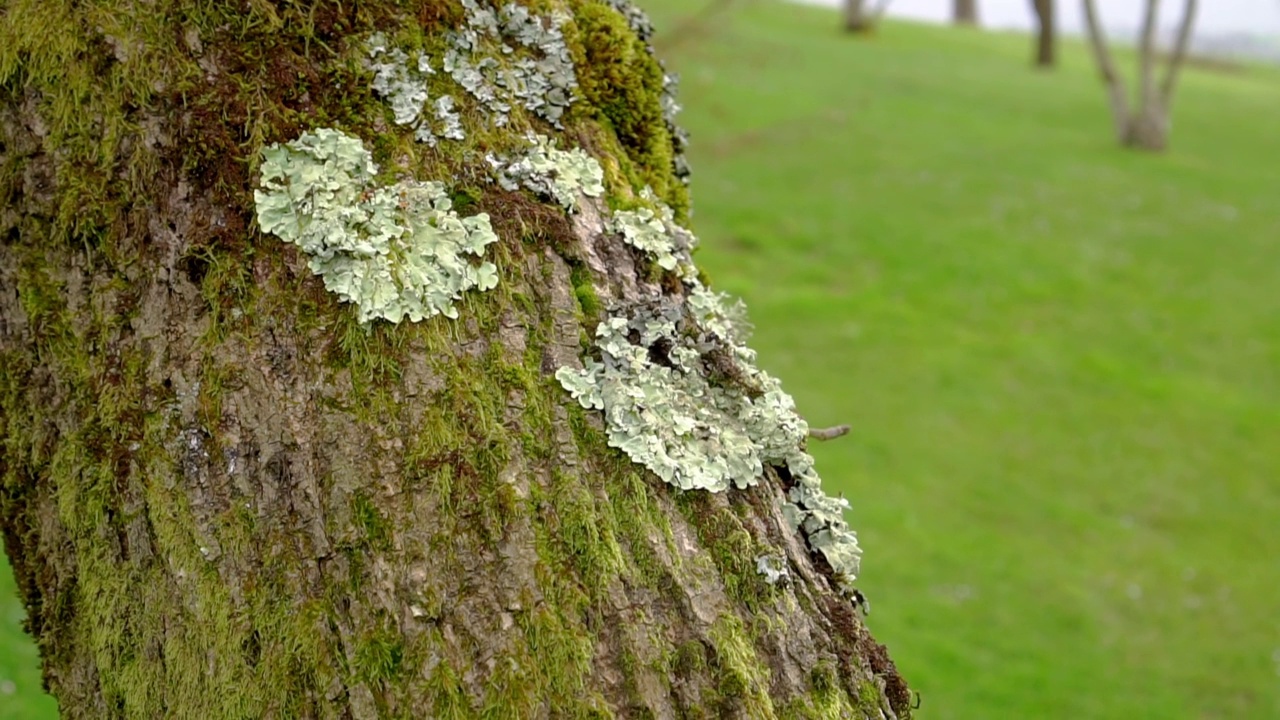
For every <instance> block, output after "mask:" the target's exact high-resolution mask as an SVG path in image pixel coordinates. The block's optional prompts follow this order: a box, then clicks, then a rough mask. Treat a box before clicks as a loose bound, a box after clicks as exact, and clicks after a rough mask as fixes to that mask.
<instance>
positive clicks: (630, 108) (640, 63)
mask: <svg viewBox="0 0 1280 720" xmlns="http://www.w3.org/2000/svg"><path fill="white" fill-rule="evenodd" d="M572 4H573V7H574V20H575V25H574V26H573V27H572V28H571V32H566V39H567V40H568V43H569V47H570V50H571V51H572V52H573V53H574V63H575V65H576V66H577V68H578V84H579V86H580V88H581V90H582V94H583V96H584V98H585V99H586V100H587V101H588V103H590V106H591V108H592V110H593V111H594V112H596V113H597V117H598V118H599V119H600V120H601V122H602V123H604V124H605V125H606V127H608V128H610V129H612V131H613V133H614V134H616V136H617V138H618V140H619V141H620V142H621V143H622V147H623V149H624V151H625V154H624V155H622V156H620V157H618V158H617V159H618V161H619V163H620V164H621V170H622V172H623V173H624V174H625V175H626V176H627V177H628V179H629V180H630V184H631V185H632V187H634V188H637V189H638V188H642V187H644V186H645V185H648V186H650V187H652V188H653V190H654V192H656V193H657V194H658V196H659V197H660V198H662V199H663V201H665V202H666V203H667V204H668V205H670V206H671V207H672V208H675V209H676V212H677V214H678V215H680V216H683V215H684V213H685V212H686V211H687V209H688V196H687V190H686V188H685V186H684V185H683V184H682V183H681V182H680V181H679V180H677V179H676V178H675V176H674V173H673V169H672V168H673V165H672V162H673V150H672V141H671V136H670V133H669V132H668V131H667V126H666V123H665V121H664V119H663V114H662V102H661V98H662V83H663V72H662V67H661V66H660V65H659V64H658V61H657V60H656V59H655V58H654V57H653V56H652V55H651V54H650V53H649V51H648V49H647V48H646V47H645V44H644V43H643V42H641V41H640V40H639V39H638V38H637V37H636V36H635V33H633V32H632V31H631V29H630V28H629V27H628V26H627V22H626V20H625V19H624V18H623V17H622V16H621V15H620V14H618V13H617V12H615V11H614V10H613V9H611V8H609V7H607V6H606V5H604V4H602V3H596V2H591V1H590V0H574V2H573V3H572Z"/></svg>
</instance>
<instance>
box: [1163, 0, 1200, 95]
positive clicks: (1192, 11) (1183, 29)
mask: <svg viewBox="0 0 1280 720" xmlns="http://www.w3.org/2000/svg"><path fill="white" fill-rule="evenodd" d="M1196 5H1197V2H1196V0H1187V9H1186V10H1184V11H1183V13H1182V24H1181V25H1180V26H1179V27H1178V39H1177V40H1176V41H1175V42H1174V45H1173V54H1171V55H1170V56H1169V64H1168V65H1167V66H1166V67H1165V69H1164V80H1163V81H1162V82H1161V83H1160V106H1161V107H1162V108H1164V110H1165V112H1168V111H1169V109H1170V107H1171V104H1172V103H1173V89H1174V87H1176V86H1177V83H1178V70H1179V69H1181V67H1182V62H1183V61H1184V60H1186V58H1187V48H1188V47H1189V46H1190V45H1191V26H1192V25H1194V24H1195V20H1196Z"/></svg>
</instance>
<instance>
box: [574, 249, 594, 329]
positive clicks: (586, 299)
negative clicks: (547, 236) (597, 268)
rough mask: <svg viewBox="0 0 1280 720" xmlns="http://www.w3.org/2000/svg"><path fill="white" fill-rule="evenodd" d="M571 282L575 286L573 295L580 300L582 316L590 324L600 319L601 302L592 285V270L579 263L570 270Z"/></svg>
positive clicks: (579, 305)
mask: <svg viewBox="0 0 1280 720" xmlns="http://www.w3.org/2000/svg"><path fill="white" fill-rule="evenodd" d="M569 281H570V282H571V283H572V284H573V295H574V297H576V298H577V300H578V307H579V308H580V309H581V310H582V316H583V317H584V318H586V320H587V321H588V322H589V323H590V322H592V321H594V320H596V319H597V318H599V317H600V310H601V307H600V300H599V298H597V297H596V290H595V287H594V286H593V284H592V277H591V270H590V269H588V268H587V266H586V265H584V264H582V263H580V262H577V263H572V264H571V265H570V268H569Z"/></svg>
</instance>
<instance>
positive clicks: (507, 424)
mask: <svg viewBox="0 0 1280 720" xmlns="http://www.w3.org/2000/svg"><path fill="white" fill-rule="evenodd" d="M529 5H534V3H532V2H530V3H529ZM536 5H537V7H539V8H544V9H545V7H546V3H537V4H536ZM551 5H552V6H553V7H555V8H558V9H559V10H563V11H565V12H566V13H567V17H568V18H569V19H568V20H567V24H566V25H565V26H564V35H565V43H566V44H567V47H568V49H569V51H570V52H569V55H571V57H572V59H573V61H574V65H575V66H576V69H577V84H578V90H577V91H576V96H577V98H576V100H575V102H574V104H573V106H572V107H571V108H570V109H569V111H568V112H567V113H566V114H565V115H564V118H563V125H564V127H563V130H552V129H551V127H552V126H551V125H549V124H547V123H544V122H542V121H541V120H539V119H538V118H535V117H533V115H532V113H529V114H528V116H527V117H526V116H525V115H516V113H523V108H522V107H517V108H516V110H514V111H513V121H512V122H511V123H509V124H507V125H505V126H498V125H496V124H486V121H485V120H484V119H483V118H485V117H487V116H486V115H485V114H484V113H483V112H481V110H482V108H481V107H480V106H479V104H478V103H477V102H473V101H472V100H471V98H470V97H469V96H466V95H465V94H464V93H462V91H461V90H458V91H457V93H456V94H457V96H458V97H461V98H464V99H465V104H466V107H467V110H468V112H467V113H466V114H465V115H464V119H465V123H466V131H467V139H466V140H461V141H455V140H443V139H442V140H440V144H439V149H432V148H429V147H427V145H426V144H424V143H418V142H414V141H413V139H412V137H411V131H410V130H409V129H408V128H401V127H397V126H396V125H394V124H393V123H392V120H391V117H392V116H391V113H389V112H387V107H386V104H385V102H384V101H383V100H382V99H381V98H379V97H377V96H375V95H374V94H373V93H372V92H371V90H370V85H371V78H372V76H371V73H370V72H369V71H368V70H366V69H365V68H364V67H363V65H362V63H363V62H364V53H365V52H366V46H365V43H366V42H367V39H368V38H369V37H370V34H371V33H372V32H373V31H374V30H375V29H376V30H382V31H384V32H386V33H387V35H388V36H389V37H392V38H395V37H400V38H407V39H408V41H409V42H410V43H411V45H410V46H412V47H425V48H428V49H429V51H430V52H435V53H437V54H436V55H435V56H434V59H433V63H434V65H435V69H436V71H437V74H436V75H434V76H432V78H433V79H432V80H431V82H432V83H443V82H446V80H447V75H446V74H444V73H440V72H439V68H440V64H439V53H440V52H441V51H440V48H443V47H444V46H445V42H446V41H445V39H444V38H445V33H446V32H447V31H449V30H451V29H454V28H457V27H458V26H459V24H460V23H461V22H463V11H461V10H460V9H459V7H460V6H459V5H458V4H457V3H454V2H444V1H443V0H368V1H366V2H360V3H352V2H338V1H337V0H309V1H306V2H303V1H302V0H276V1H274V2H271V1H266V0H264V1H261V2H259V1H255V2H250V3H242V2H231V1H230V0H204V1H202V2H195V0H175V1H174V2H170V3H158V4H157V3H117V2H114V1H113V0H81V1H74V2H73V0H44V1H42V2H39V3H35V2H19V1H18V0H10V1H9V2H8V3H7V5H6V11H5V12H4V13H0V443H2V444H0V527H2V529H3V532H4V544H5V548H6V550H7V551H8V553H9V556H10V560H11V562H12V565H13V569H14V572H15V576H16V578H17V582H18V584H19V587H20V593H21V596H22V598H23V601H24V603H25V605H26V607H27V610H28V613H29V629H30V631H31V633H32V635H33V636H34V638H35V640H36V642H37V644H38V646H39V648H40V651H41V656H42V659H43V664H44V678H45V681H46V685H47V689H48V690H49V691H50V692H51V693H52V694H53V695H54V696H55V697H56V698H57V699H58V702H59V704H60V707H61V711H62V714H63V716H64V717H68V718H124V717H134V718H160V717H177V718H230V717H252V718H293V717H298V718H357V719H359V718H377V717H413V718H423V717H440V718H445V717H448V718H455V717H473V716H480V715H482V714H483V715H485V716H487V717H523V718H533V717H587V716H591V717H611V716H615V715H616V716H620V717H654V718H674V717H681V716H692V715H699V716H714V717H751V718H761V717H775V716H786V717H793V716H806V717H808V716H824V717H859V718H861V717H875V718H882V717H894V716H895V715H896V717H898V718H905V717H909V716H910V709H909V708H908V705H909V697H908V692H907V690H906V686H905V685H904V683H903V681H902V679H901V677H900V676H899V675H898V674H897V672H896V671H895V670H894V667H893V664H892V662H891V661H890V660H889V658H888V656H887V655H886V653H885V650H884V648H883V647H882V646H880V645H878V644H876V643H875V641H874V640H873V639H872V638H871V637H870V635H869V634H868V632H867V630H866V628H865V627H864V626H863V625H862V623H861V621H860V620H859V617H858V615H857V613H856V612H855V608H854V606H853V605H852V604H851V603H850V602H849V601H848V600H846V599H844V598H843V597H842V596H841V595H839V594H838V593H837V592H836V591H835V590H834V589H833V588H834V579H833V578H832V576H831V572H830V567H829V566H825V565H824V561H819V560H815V558H818V557H820V556H818V555H814V554H812V553H811V551H810V548H809V546H808V544H807V540H806V539H805V538H804V537H803V536H802V535H799V534H797V533H795V532H793V531H791V530H790V529H789V527H788V525H787V523H786V521H785V520H784V518H783V516H782V513H781V506H782V503H783V494H784V489H783V480H785V478H781V477H779V474H778V473H777V472H775V470H773V469H771V468H767V469H766V477H765V478H764V479H763V480H762V482H761V483H760V484H758V485H756V486H755V487H753V488H750V489H748V490H730V491H728V492H725V493H716V494H709V493H705V492H699V491H686V492H678V491H676V490H674V489H673V488H672V487H671V486H669V485H667V484H665V483H663V482H662V481H661V480H659V479H657V478H656V477H655V476H654V475H652V474H651V473H649V472H647V471H645V470H644V469H643V467H641V466H639V465H635V464H633V463H631V462H630V461H628V460H627V458H626V457H625V456H623V455H621V454H620V453H619V452H618V451H617V450H614V449H613V448H611V447H609V446H607V445H606V442H605V436H604V432H603V427H602V423H601V420H600V417H599V414H598V413H596V412H595V411H583V410H582V409H581V408H580V407H579V406H578V404H577V403H576V402H574V401H573V400H572V399H570V397H569V396H568V394H567V393H566V392H565V391H564V390H563V389H562V388H561V387H560V385H559V383H558V382H557V381H556V380H555V379H554V378H552V377H551V375H550V373H551V372H553V371H554V370H555V369H556V368H557V367H561V366H564V365H566V364H571V363H574V362H577V361H578V358H580V357H581V355H582V352H583V347H582V341H583V338H585V337H590V335H589V334H588V333H589V332H590V329H591V328H592V327H593V325H594V320H595V319H597V318H598V317H599V313H600V307H602V306H603V305H605V304H607V303H614V302H639V301H652V300H654V299H655V298H659V297H668V298H672V297H675V298H676V299H678V297H679V296H678V293H680V292H683V290H682V288H680V282H679V281H678V280H677V281H676V282H675V285H674V286H673V285H672V283H671V282H665V283H663V284H658V283H657V282H655V281H654V280H653V277H654V275H653V274H651V273H650V272H649V266H648V265H647V264H646V263H644V262H641V261H640V259H638V258H637V255H636V251H634V249H633V248H630V247H628V246H626V245H624V244H623V242H622V240H621V239H620V238H619V237H618V236H617V235H615V234H613V233H609V232H605V231H604V228H603V219H602V213H604V212H607V206H606V203H605V200H606V199H608V198H602V199H600V200H587V199H586V198H582V200H583V207H582V209H581V212H579V213H577V214H575V215H572V216H569V215H566V214H565V213H564V211H562V210H561V209H560V207H559V206H558V205H555V204H554V203H544V202H541V201H538V200H536V199H535V198H534V196H533V195H531V194H530V193H528V192H525V191H509V190H504V189H501V188H500V186H499V185H497V184H494V183H492V182H490V180H489V179H488V178H490V177H491V175H490V173H491V169H490V168H489V166H488V163H487V162H486V159H485V155H486V153H487V152H491V151H492V152H498V153H501V152H506V151H509V150H510V149H512V148H517V147H523V146H524V145H523V143H524V142H525V141H524V140H523V135H524V132H525V128H526V127H528V126H529V123H532V126H534V127H541V128H543V131H544V132H551V133H553V134H554V135H555V137H556V141H557V143H558V144H559V145H560V147H562V148H566V149H567V148H573V147H582V148H585V149H586V150H588V151H589V152H590V153H591V154H592V155H593V156H594V157H596V158H598V159H599V160H600V161H601V162H602V163H603V164H604V165H605V167H606V173H607V174H606V185H607V188H608V190H607V193H608V194H609V195H613V196H615V197H621V198H623V199H626V198H631V197H632V196H633V194H634V193H638V192H639V191H640V189H641V187H642V186H643V185H649V186H651V187H652V188H653V190H654V192H655V193H656V194H657V196H658V197H660V198H662V199H663V200H665V202H666V203H667V204H669V205H671V206H672V207H674V208H675V209H676V213H677V217H678V218H679V217H683V216H684V214H685V209H686V208H687V202H686V199H685V195H684V193H685V190H684V185H683V184H682V182H681V176H682V174H683V173H682V171H681V170H679V168H680V167H682V166H681V165H680V164H679V162H678V158H679V155H678V151H679V149H680V145H681V143H682V141H681V140H680V139H679V136H678V135H676V134H674V133H675V132H676V131H675V129H674V126H673V125H671V124H670V123H668V122H666V120H668V119H669V118H664V103H663V92H664V88H665V86H666V83H665V82H664V75H663V71H662V69H661V68H660V66H659V65H658V64H657V62H656V60H655V59H654V58H653V57H652V55H651V53H650V51H649V50H648V49H647V45H646V41H647V37H648V31H649V28H648V26H647V22H646V21H644V20H643V16H642V15H641V14H639V13H638V12H637V11H635V9H634V8H631V7H630V6H629V5H627V4H626V3H625V2H622V1H621V0H610V2H609V3H608V4H604V3H597V2H591V1H589V0H556V1H554V2H552V3H551ZM609 5H612V6H613V7H612V8H611V7H609ZM615 8H616V10H615ZM624 13H625V14H624ZM542 27H543V28H544V29H545V27H548V25H543V26H542ZM537 32H541V30H538V31H537ZM535 34H537V33H535ZM415 39H416V40H415ZM453 42H457V41H456V40H455V41H453ZM525 52H526V51H525V50H523V49H521V50H519V51H518V53H517V55H516V57H520V56H521V55H520V53H525ZM529 52H532V51H529ZM436 87H438V85H432V88H433V91H432V92H433V93H434V92H435V88H436ZM477 118H479V119H477ZM319 127H337V128H341V129H342V130H343V131H344V132H347V133H350V134H353V135H356V136H359V137H360V138H362V139H363V140H364V141H365V142H366V143H367V145H368V146H369V147H372V148H374V149H375V154H376V156H377V159H378V161H379V163H380V164H381V165H382V166H383V167H386V168H388V171H387V172H388V174H391V173H395V174H399V175H407V176H412V177H415V178H418V179H421V180H430V179H436V180H440V181H442V182H444V183H445V185H446V186H447V187H448V189H449V191H450V196H451V198H452V201H453V205H454V207H456V208H463V207H465V208H466V212H467V213H468V214H471V213H476V212H481V211H483V212H487V213H488V214H489V216H490V217H491V219H492V224H493V229H494V231H495V232H496V233H497V235H498V237H499V240H498V241H497V242H496V243H494V244H493V245H492V246H490V247H489V248H488V251H487V253H486V256H487V257H488V258H489V259H491V260H493V261H494V262H495V263H496V265H497V266H498V270H499V273H500V281H499V284H498V286H497V288H496V289H494V290H492V291H489V292H486V293H478V292H469V293H467V294H466V295H465V296H464V299H463V300H462V301H461V302H460V303H459V305H460V307H459V317H458V319H457V320H448V319H446V318H444V317H442V316H437V317H435V318H432V319H429V320H425V321H422V322H417V323H411V322H408V321H405V322H401V323H399V324H392V323H388V322H384V321H381V320H377V321H374V323H373V324H372V325H371V326H364V325H361V324H360V323H359V322H357V319H356V313H355V311H354V309H353V307H352V306H351V305H349V304H345V303H340V302H338V301H337V300H336V298H335V296H334V295H333V294H332V293H329V292H327V291H326V290H325V287H324V285H323V284H322V282H321V281H320V279H319V278H317V277H315V276H314V275H313V273H312V272H311V270H310V269H309V268H308V264H307V258H306V256H305V255H304V254H303V253H302V252H301V251H300V250H299V249H298V248H296V247H294V246H292V245H287V244H285V243H283V242H281V241H280V240H279V239H277V238H275V237H273V236H270V235H266V234H264V233H263V232H261V231H260V229H259V228H258V225H257V221H256V217H255V205H254V203H255V198H254V194H253V190H254V188H255V187H256V186H257V185H258V178H257V168H258V163H259V162H260V158H261V151H262V150H263V148H264V147H265V146H267V145H268V144H270V143H275V142H288V141H290V140H293V139H295V138H297V137H298V136H299V135H300V134H301V133H302V132H304V131H307V130H310V129H314V128H319ZM362 202H363V200H362ZM667 280H668V281H669V280H670V276H667ZM673 294H675V295H673ZM770 552H772V553H776V554H778V555H779V556H781V557H785V558H786V560H787V567H789V568H790V573H791V581H790V582H789V583H779V584H770V583H768V582H766V580H765V578H764V576H762V575H761V574H760V573H759V572H758V571H757V567H756V559H755V558H756V557H757V556H758V555H760V554H764V553H770Z"/></svg>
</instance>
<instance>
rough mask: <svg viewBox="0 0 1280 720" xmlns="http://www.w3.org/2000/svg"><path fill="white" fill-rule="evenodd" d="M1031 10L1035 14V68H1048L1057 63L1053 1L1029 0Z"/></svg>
mask: <svg viewBox="0 0 1280 720" xmlns="http://www.w3.org/2000/svg"><path fill="white" fill-rule="evenodd" d="M1031 9H1032V10H1034V11H1035V14H1036V25H1037V32H1036V57H1035V63H1036V66H1037V67H1043V68H1050V67H1053V66H1054V64H1056V62H1057V57H1056V55H1057V52H1056V51H1057V42H1058V38H1057V26H1056V23H1055V21H1054V7H1053V0H1031Z"/></svg>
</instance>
